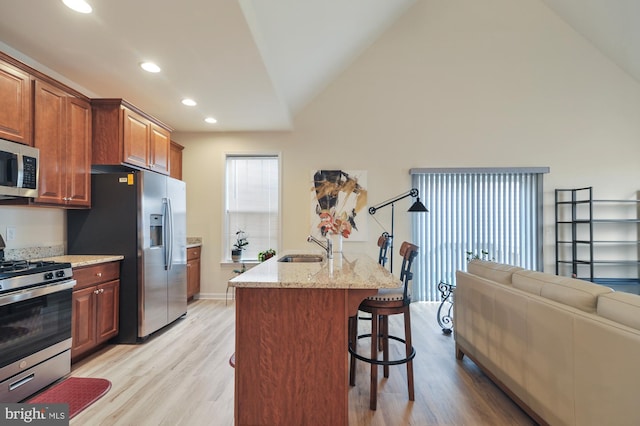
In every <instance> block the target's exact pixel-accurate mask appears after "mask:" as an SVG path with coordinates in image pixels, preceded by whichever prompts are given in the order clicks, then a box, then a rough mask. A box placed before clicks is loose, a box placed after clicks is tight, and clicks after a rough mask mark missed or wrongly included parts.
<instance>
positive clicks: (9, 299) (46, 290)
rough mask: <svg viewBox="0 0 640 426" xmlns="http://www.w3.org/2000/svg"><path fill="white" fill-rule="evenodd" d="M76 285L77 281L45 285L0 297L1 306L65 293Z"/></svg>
mask: <svg viewBox="0 0 640 426" xmlns="http://www.w3.org/2000/svg"><path fill="white" fill-rule="evenodd" d="M75 285H76V280H67V281H62V282H59V283H55V284H49V285H43V286H40V287H32V288H28V289H25V290H18V291H14V292H11V293H7V294H3V295H0V306H4V305H9V304H11V303H16V302H20V301H22V300H28V299H33V298H36V297H40V296H46V295H47V294H52V293H57V292H59V291H64V290H67V289H70V288H73V286H75Z"/></svg>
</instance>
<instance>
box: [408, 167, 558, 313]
mask: <svg viewBox="0 0 640 426" xmlns="http://www.w3.org/2000/svg"><path fill="white" fill-rule="evenodd" d="M548 170H549V169H548V168H527V169H517V168H516V169H511V168H510V169H412V170H411V174H412V182H413V187H415V188H417V189H418V191H419V192H420V197H421V199H423V200H424V204H425V205H426V207H427V208H428V209H429V213H427V214H424V215H412V238H413V240H414V241H415V242H416V244H417V245H418V246H419V247H420V250H419V254H418V256H419V257H418V259H416V262H415V273H414V280H413V299H414V300H422V301H439V300H440V299H441V295H440V292H439V291H438V289H437V287H438V283H440V282H441V281H442V282H446V283H448V284H455V272H456V270H466V265H467V258H468V257H469V256H472V257H476V256H477V257H480V258H484V259H486V260H494V261H496V262H501V263H508V264H511V265H517V266H521V267H525V268H528V269H533V270H541V269H542V176H543V173H547V172H548Z"/></svg>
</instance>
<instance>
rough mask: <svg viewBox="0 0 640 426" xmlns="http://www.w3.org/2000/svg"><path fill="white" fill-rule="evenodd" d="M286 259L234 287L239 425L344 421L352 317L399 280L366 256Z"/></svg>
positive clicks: (235, 280)
mask: <svg viewBox="0 0 640 426" xmlns="http://www.w3.org/2000/svg"><path fill="white" fill-rule="evenodd" d="M283 257H286V254H285V256H276V257H274V258H272V259H269V260H268V261H266V262H264V263H261V264H259V265H257V266H255V267H254V268H252V269H250V270H249V271H247V272H245V273H243V274H241V275H239V276H237V277H235V278H233V279H232V280H230V281H229V285H231V286H233V287H236V350H235V368H236V371H235V424H236V425H346V424H348V419H349V413H348V411H349V402H348V390H349V385H348V376H349V372H348V368H349V366H348V364H349V363H348V350H347V347H348V318H349V316H351V315H356V313H357V311H358V305H359V304H360V302H361V301H362V300H363V299H364V298H366V297H368V296H370V295H373V294H375V293H376V292H377V291H378V289H379V288H397V287H400V285H401V283H400V280H399V279H397V278H395V277H393V276H392V275H391V274H390V273H389V272H388V271H387V270H386V269H384V268H383V267H382V266H380V265H379V264H378V263H377V262H376V261H374V260H373V259H372V258H371V257H369V256H366V255H362V254H342V253H336V254H335V255H334V257H335V258H334V259H329V260H326V259H323V260H322V261H321V262H299V261H291V262H280V261H279V260H280V259H281V258H283Z"/></svg>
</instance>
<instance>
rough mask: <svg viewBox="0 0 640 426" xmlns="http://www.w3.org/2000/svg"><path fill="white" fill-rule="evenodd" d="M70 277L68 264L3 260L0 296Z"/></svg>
mask: <svg viewBox="0 0 640 426" xmlns="http://www.w3.org/2000/svg"><path fill="white" fill-rule="evenodd" d="M72 275H73V272H72V270H71V264H70V263H68V262H54V261H51V260H3V261H0V295H2V294H4V293H7V292H9V291H15V290H18V289H20V288H23V287H24V288H26V287H33V286H36V285H42V284H51V283H54V282H57V281H62V280H66V279H71V277H72Z"/></svg>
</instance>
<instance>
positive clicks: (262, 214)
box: [224, 155, 280, 261]
mask: <svg viewBox="0 0 640 426" xmlns="http://www.w3.org/2000/svg"><path fill="white" fill-rule="evenodd" d="M279 163H280V160H279V158H278V156H277V155H227V159H226V196H225V216H226V217H225V237H226V238H225V247H224V253H225V255H224V258H225V260H227V261H230V260H231V250H232V248H233V244H234V243H235V241H236V232H238V231H240V230H242V231H244V232H245V233H246V236H247V239H248V241H249V245H248V246H246V249H245V250H244V252H243V253H242V259H243V260H257V259H258V253H260V252H261V251H264V250H267V249H270V248H272V249H274V250H276V251H278V247H279V245H278V237H279V234H280V214H279V206H280V184H279V181H280V172H279V169H280V167H279Z"/></svg>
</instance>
